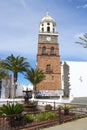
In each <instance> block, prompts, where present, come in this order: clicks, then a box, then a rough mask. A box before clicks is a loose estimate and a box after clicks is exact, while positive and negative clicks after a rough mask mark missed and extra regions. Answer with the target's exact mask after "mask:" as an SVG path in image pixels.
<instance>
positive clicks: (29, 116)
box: [23, 114, 34, 123]
mask: <svg viewBox="0 0 87 130" xmlns="http://www.w3.org/2000/svg"><path fill="white" fill-rule="evenodd" d="M23 120H24V121H25V122H26V123H31V122H33V121H34V115H33V114H27V115H25V116H24V118H23Z"/></svg>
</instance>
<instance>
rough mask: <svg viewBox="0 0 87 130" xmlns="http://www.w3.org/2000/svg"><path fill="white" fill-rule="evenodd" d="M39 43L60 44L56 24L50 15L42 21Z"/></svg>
mask: <svg viewBox="0 0 87 130" xmlns="http://www.w3.org/2000/svg"><path fill="white" fill-rule="evenodd" d="M38 43H58V33H57V32H56V22H55V20H54V19H53V18H52V17H51V16H50V15H49V14H48V13H46V16H45V17H43V18H42V19H41V21H40V26H39V37H38Z"/></svg>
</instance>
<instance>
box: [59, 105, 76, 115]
mask: <svg viewBox="0 0 87 130" xmlns="http://www.w3.org/2000/svg"><path fill="white" fill-rule="evenodd" d="M59 107H60V108H61V109H63V110H64V115H69V110H70V109H73V108H75V105H73V104H62V105H60V106H59Z"/></svg>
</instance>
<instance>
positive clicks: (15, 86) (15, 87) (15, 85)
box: [14, 73, 18, 98]
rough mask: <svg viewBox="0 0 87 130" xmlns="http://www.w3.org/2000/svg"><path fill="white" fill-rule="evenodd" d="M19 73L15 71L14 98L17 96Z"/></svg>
mask: <svg viewBox="0 0 87 130" xmlns="http://www.w3.org/2000/svg"><path fill="white" fill-rule="evenodd" d="M17 77H18V75H17V73H14V98H15V97H16V89H17Z"/></svg>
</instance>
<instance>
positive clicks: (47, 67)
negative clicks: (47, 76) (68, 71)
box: [46, 64, 52, 73]
mask: <svg viewBox="0 0 87 130" xmlns="http://www.w3.org/2000/svg"><path fill="white" fill-rule="evenodd" d="M46 72H47V73H52V69H51V65H50V64H47V66H46Z"/></svg>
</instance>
